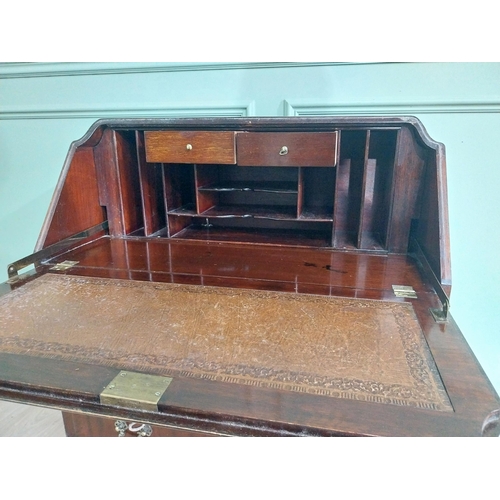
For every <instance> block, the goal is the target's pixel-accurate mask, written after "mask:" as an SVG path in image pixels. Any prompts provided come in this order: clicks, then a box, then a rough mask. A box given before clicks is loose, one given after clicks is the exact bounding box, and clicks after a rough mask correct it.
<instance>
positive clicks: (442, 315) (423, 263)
mask: <svg viewBox="0 0 500 500" xmlns="http://www.w3.org/2000/svg"><path fill="white" fill-rule="evenodd" d="M411 246H412V251H413V254H414V256H415V259H416V261H417V263H418V264H419V265H420V268H421V270H422V271H423V273H424V275H425V276H426V277H427V279H428V280H429V281H430V284H431V285H432V287H433V288H434V290H435V292H436V294H437V296H438V298H439V300H440V301H441V305H442V306H443V308H442V309H434V308H432V309H430V310H429V311H430V313H431V314H432V317H433V318H434V320H435V321H436V322H437V323H447V322H448V314H449V311H450V298H449V297H448V294H447V293H446V292H445V291H444V289H443V287H442V285H441V282H440V280H439V279H438V278H437V276H436V274H435V273H434V271H433V270H432V267H431V265H430V264H429V261H428V260H427V257H426V256H425V253H424V252H423V250H422V248H421V247H420V245H419V244H418V242H417V240H415V239H414V238H412V240H411Z"/></svg>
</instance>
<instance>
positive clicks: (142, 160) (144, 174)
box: [135, 131, 166, 236]
mask: <svg viewBox="0 0 500 500" xmlns="http://www.w3.org/2000/svg"><path fill="white" fill-rule="evenodd" d="M135 135H136V145H137V164H138V169H139V186H140V190H141V201H142V213H143V220H144V236H150V235H151V234H153V233H155V232H157V231H159V230H160V229H162V228H163V227H165V224H166V210H165V208H164V206H163V203H162V199H163V198H164V195H163V183H162V179H161V177H162V170H163V169H162V167H161V165H159V164H157V163H151V164H148V163H147V162H146V152H145V148H144V134H143V132H140V131H136V133H135Z"/></svg>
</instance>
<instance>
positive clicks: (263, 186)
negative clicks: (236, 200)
mask: <svg viewBox="0 0 500 500" xmlns="http://www.w3.org/2000/svg"><path fill="white" fill-rule="evenodd" d="M198 191H209V192H228V191H229V192H231V191H251V192H255V193H285V194H297V193H298V186H297V183H296V182H279V181H274V182H272V181H271V182H255V181H254V182H252V181H246V182H245V181H240V182H237V181H234V182H226V183H217V184H211V185H208V186H201V187H200V188H198Z"/></svg>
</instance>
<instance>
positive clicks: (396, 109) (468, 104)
mask: <svg viewBox="0 0 500 500" xmlns="http://www.w3.org/2000/svg"><path fill="white" fill-rule="evenodd" d="M441 113H500V100H496V101H493V100H491V101H460V102H458V101H457V102H445V101H436V102H417V101H415V102H401V103H383V102H379V103H376V102H375V103H353V104H332V103H311V102H310V101H308V102H299V101H293V100H285V101H283V114H284V116H321V115H326V116H332V115H333V116H335V115H338V116H349V115H354V116H372V115H374V116H375V115H421V114H441Z"/></svg>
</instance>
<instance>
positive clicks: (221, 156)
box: [145, 130, 236, 164]
mask: <svg viewBox="0 0 500 500" xmlns="http://www.w3.org/2000/svg"><path fill="white" fill-rule="evenodd" d="M234 135H235V134H234V132H205V131H200V132H191V131H174V130H168V131H150V132H145V140H146V158H147V161H148V162H152V163H222V164H234V163H236V152H235V139H234Z"/></svg>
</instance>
